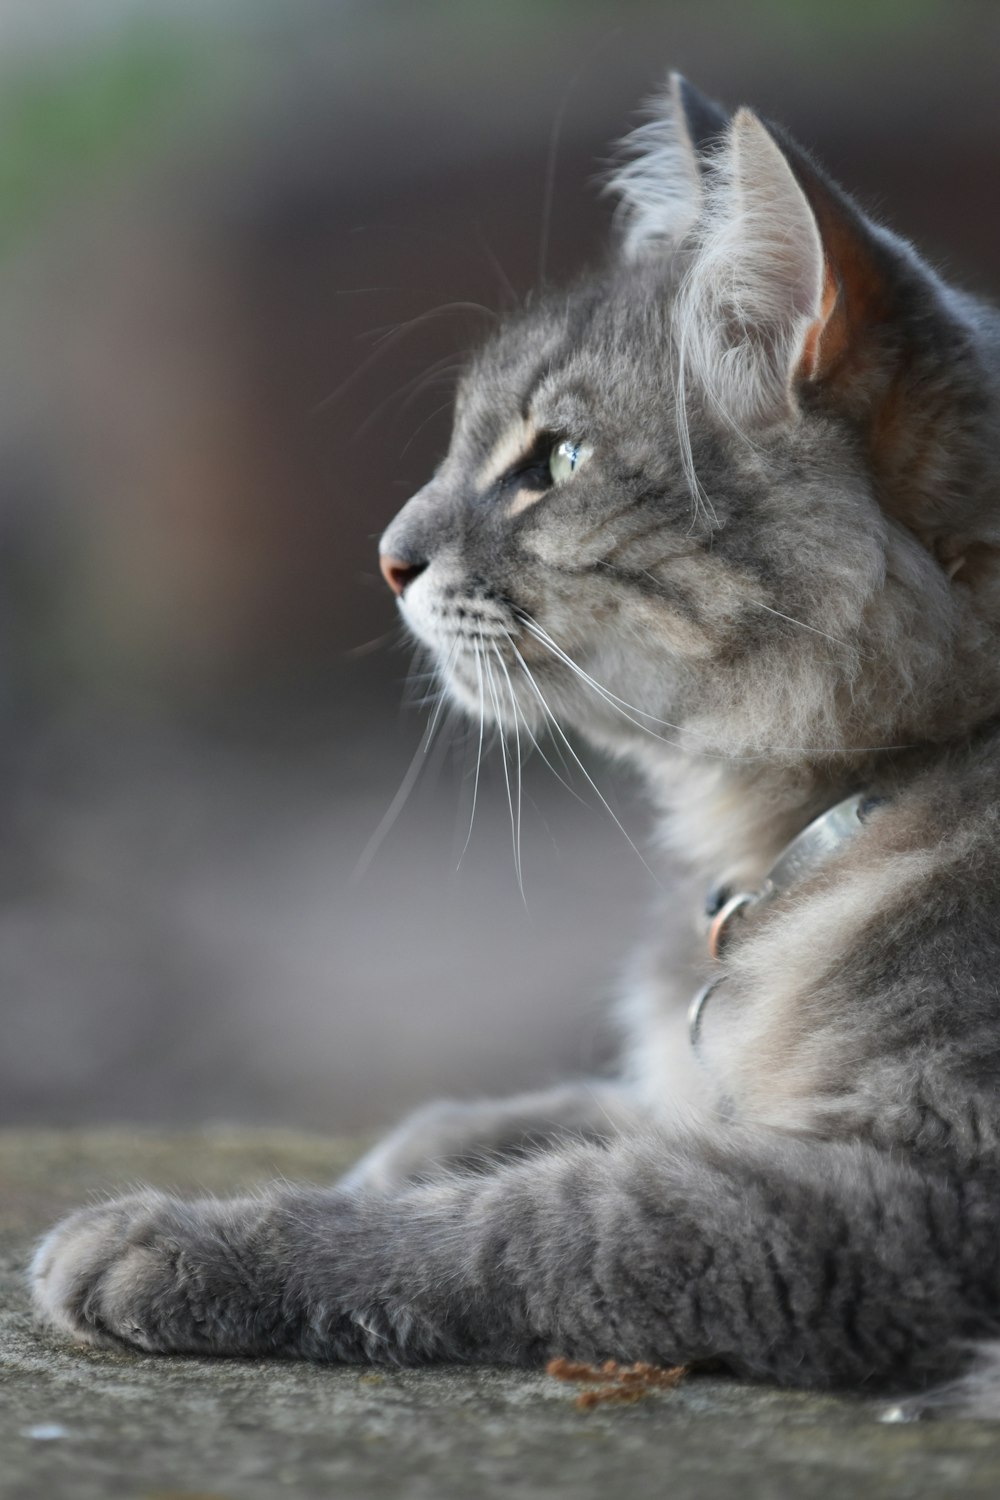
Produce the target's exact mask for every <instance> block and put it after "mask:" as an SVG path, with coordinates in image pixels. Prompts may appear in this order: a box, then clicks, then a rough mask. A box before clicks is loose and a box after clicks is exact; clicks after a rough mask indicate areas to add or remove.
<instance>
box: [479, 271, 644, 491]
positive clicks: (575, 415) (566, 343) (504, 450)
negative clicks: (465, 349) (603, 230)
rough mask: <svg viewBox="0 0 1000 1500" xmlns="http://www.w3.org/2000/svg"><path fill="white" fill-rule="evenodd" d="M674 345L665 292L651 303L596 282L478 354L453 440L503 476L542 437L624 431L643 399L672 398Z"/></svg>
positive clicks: (514, 326) (513, 324)
mask: <svg viewBox="0 0 1000 1500" xmlns="http://www.w3.org/2000/svg"><path fill="white" fill-rule="evenodd" d="M669 341H670V334H669V322H668V316H667V310H666V299H664V298H663V296H662V288H661V289H660V295H659V296H656V297H654V296H646V295H644V294H643V289H642V288H640V287H637V286H636V284H635V278H632V280H631V282H630V284H629V285H628V286H627V287H623V285H622V284H621V282H620V281H618V280H616V279H615V278H611V277H601V278H596V277H595V278H592V279H591V280H590V281H588V282H586V283H582V284H581V285H580V286H578V287H577V288H575V289H574V290H573V291H572V292H570V293H568V294H566V293H564V294H562V295H560V296H558V297H553V298H550V299H548V300H546V301H543V302H541V303H540V304H538V305H537V306H534V307H530V308H528V309H526V310H525V311H524V312H522V313H521V314H520V315H518V316H517V317H516V318H515V319H513V320H511V321H510V322H509V323H508V324H507V325H506V326H505V327H503V328H501V329H500V331H499V332H498V333H497V334H495V335H494V337H493V338H492V339H491V340H490V341H489V343H488V344H486V345H485V346H484V347H483V348H482V349H481V350H480V351H479V353H478V354H477V356H476V357H475V359H474V360H473V361H472V362H471V363H470V365H469V367H468V369H467V370H466V372H465V374H464V375H463V378H462V380H461V383H460V385H459V390H458V395H457V400H456V439H457V440H459V441H461V443H462V446H463V447H464V448H466V449H467V450H469V449H473V450H476V451H477V452H478V453H479V455H480V457H482V456H483V455H484V454H486V455H488V456H489V461H490V463H492V464H493V466H494V467H497V466H499V467H498V472H500V471H502V468H503V467H504V465H505V463H507V462H512V461H513V460H514V459H515V458H516V457H517V456H518V453H519V452H520V451H523V449H524V448H525V447H526V446H530V442H531V440H532V437H533V436H537V435H538V433H539V432H540V431H543V430H545V431H551V432H556V433H565V434H567V435H572V436H574V437H577V438H584V437H586V436H588V434H589V433H591V432H592V431H593V430H594V429H595V428H604V427H618V426H620V425H621V423H622V421H623V420H624V419H625V417H626V416H627V413H628V412H629V410H632V409H633V407H634V402H635V399H636V397H637V395H639V393H640V392H641V393H642V394H644V395H645V394H648V393H649V391H650V388H653V389H655V390H656V391H657V392H658V393H659V394H661V395H663V394H664V389H665V388H666V389H668V390H669V389H670V388H671V382H670V380H669V364H670V361H669ZM515 450H516V451H515ZM494 460H495V463H494Z"/></svg>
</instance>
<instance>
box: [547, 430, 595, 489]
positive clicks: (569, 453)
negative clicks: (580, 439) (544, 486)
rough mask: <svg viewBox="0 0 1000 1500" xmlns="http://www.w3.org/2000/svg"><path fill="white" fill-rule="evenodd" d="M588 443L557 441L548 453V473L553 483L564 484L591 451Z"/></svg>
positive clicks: (567, 440) (583, 462)
mask: <svg viewBox="0 0 1000 1500" xmlns="http://www.w3.org/2000/svg"><path fill="white" fill-rule="evenodd" d="M593 451H594V450H593V448H591V447H590V445H589V443H574V442H572V441H570V439H568V438H567V439H565V440H564V441H563V442H561V443H557V444H556V445H555V447H554V448H553V449H552V452H551V453H550V454H549V473H550V474H551V475H552V483H553V484H565V483H566V480H567V479H570V478H571V477H572V476H573V475H574V474H575V473H576V471H577V469H579V468H580V466H581V465H582V464H585V463H586V462H587V459H588V458H589V457H590V456H591V454H592V453H593Z"/></svg>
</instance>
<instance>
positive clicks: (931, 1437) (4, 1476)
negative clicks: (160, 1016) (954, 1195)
mask: <svg viewBox="0 0 1000 1500" xmlns="http://www.w3.org/2000/svg"><path fill="white" fill-rule="evenodd" d="M351 1155H352V1150H351V1148H350V1147H349V1146H348V1145H345V1144H344V1143H343V1142H341V1143H337V1142H329V1141H324V1140H321V1139H318V1138H316V1137H309V1136H298V1135H289V1134H281V1133H276V1132H266V1133H260V1132H258V1133H247V1132H239V1133H237V1132H229V1131H215V1132H210V1133H206V1134H199V1135H174V1136H170V1137H163V1136H156V1135H146V1134H137V1133H134V1132H128V1131H122V1130H116V1131H101V1132H90V1133H86V1134H69V1133H59V1134H57V1133H49V1132H31V1133H21V1132H19V1133H7V1134H4V1133H0V1257H2V1260H0V1276H2V1285H0V1341H2V1343H0V1388H2V1405H0V1496H3V1497H4V1500H9V1497H17V1500H22V1497H23V1500H28V1497H31V1500H36V1497H45V1500H48V1497H59V1496H63V1495H67V1496H73V1497H79V1500H98V1497H100V1500H105V1497H118V1496H122V1497H135V1500H172V1497H181V1496H186V1497H188V1500H221V1497H227V1500H264V1497H270V1496H274V1495H279V1494H288V1495H295V1496H303V1497H313V1496H315V1497H317V1500H318V1497H321V1496H323V1497H326V1496H346V1497H350V1500H354V1497H357V1500H367V1497H369V1496H370V1497H375V1496H378V1497H380V1500H386V1497H392V1496H396V1495H399V1496H407V1497H411V1496H412V1497H414V1500H421V1497H424V1496H426V1497H442V1500H451V1497H455V1500H470V1497H478V1496H485V1497H492V1496H501V1495H502V1496H504V1497H509V1496H513V1495H515V1494H516V1495H517V1497H518V1500H522V1497H523V1500H534V1497H536V1496H538V1497H541V1496H549V1495H553V1494H572V1495H573V1496H574V1497H579V1500H588V1497H591V1496H594V1497H597V1496H600V1497H602V1500H604V1497H614V1496H617V1495H619V1494H622V1493H624V1492H626V1491H633V1492H634V1493H635V1494H637V1495H640V1494H642V1495H645V1494H660V1493H662V1494H664V1495H669V1496H670V1497H671V1500H685V1497H695V1496H697V1497H698V1500H715V1497H720V1500H721V1497H723V1496H725V1497H726V1500H732V1497H733V1495H734V1494H735V1495H737V1496H738V1497H739V1500H763V1497H768V1500H770V1497H785V1496H793V1497H797V1496H809V1497H814V1496H815V1497H820V1500H822V1497H825V1496H834V1495H837V1496H839V1495H859V1496H865V1497H868V1496H872V1497H878V1496H890V1495H891V1496H906V1497H914V1500H923V1497H932V1496H933V1497H941V1496H948V1497H950V1496H957V1495H962V1496H963V1497H965V1496H979V1495H982V1496H986V1495H989V1496H995V1495H997V1494H1000V1426H996V1427H994V1426H992V1425H985V1424H983V1425H979V1424H975V1423H970V1422H955V1421H947V1422H936V1423H917V1424H906V1425H893V1424H886V1423H885V1422H883V1421H880V1420H879V1419H880V1417H881V1416H882V1415H883V1413H884V1410H885V1408H884V1406H883V1405H881V1404H878V1403H874V1402H870V1401H861V1400H837V1399H832V1398H829V1397H814V1396H805V1395H801V1394H789V1393H778V1392H774V1391H771V1390H769V1389H766V1388H762V1387H752V1386H748V1385H741V1384H739V1383H737V1382H734V1381H730V1380H724V1379H721V1378H719V1377H715V1376H711V1377H710V1376H700V1377H698V1378H693V1379H690V1380H688V1381H687V1382H686V1383H685V1384H684V1385H683V1386H681V1387H680V1388H679V1389H678V1390H677V1391H675V1392H667V1393H657V1394H656V1395H653V1396H650V1397H649V1398H647V1399H646V1400H645V1401H643V1402H641V1403H640V1404H638V1405H635V1406H629V1407H612V1406H609V1407H604V1408H600V1409H598V1410H595V1411H591V1412H581V1411H579V1410H577V1408H576V1407H575V1405H574V1402H573V1392H572V1390H571V1389H569V1388H568V1387H566V1386H564V1385H562V1384H560V1383H559V1382H557V1381H555V1380H551V1379H549V1378H548V1377H547V1376H545V1375H544V1374H541V1373H539V1374H523V1373H511V1372H507V1371H500V1370H492V1369H483V1370H455V1369H443V1370H430V1371H402V1372H388V1373H387V1372H365V1371H359V1370H356V1369H332V1368H330V1369H327V1368H322V1367H319V1366H310V1365H300V1364H283V1363H278V1362H264V1361H262V1362H250V1361H245V1362H244V1361H238V1360H225V1361H223V1360H220V1361H218V1362H212V1361H207V1360H200V1359H162V1358H150V1357H144V1356H138V1355H126V1354H111V1353H106V1352H100V1353H98V1352H93V1351H87V1350H81V1349H76V1348H72V1347H70V1346H68V1345H66V1344H62V1343H58V1342H56V1341H54V1340H52V1339H50V1338H46V1337H42V1336H40V1335H39V1334H38V1333H37V1332H36V1331H35V1330H34V1329H33V1327H32V1324H31V1320H30V1316H29V1314H28V1309H27V1304H26V1298H25V1295H24V1289H23V1282H22V1273H23V1267H24V1264H25V1261H26V1258H27V1256H28V1254H29V1252H30V1247H31V1244H32V1240H33V1237H34V1236H35V1235H36V1234H37V1233H38V1232H39V1231H41V1230H43V1229H44V1228H46V1227H47V1225H48V1224H49V1223H50V1222H51V1221H52V1219H53V1218H54V1217H55V1216H57V1215H58V1214H59V1213H60V1212H62V1211H63V1210H65V1209H68V1208H71V1207H72V1206H74V1205H75V1204H77V1203H79V1202H80V1201H82V1200H85V1199H86V1198H87V1197H88V1196H90V1195H93V1194H95V1193H103V1192H106V1191H111V1190H114V1189H116V1188H121V1187H122V1186H124V1185H128V1184H131V1183H134V1182H136V1181H138V1180H143V1181H150V1182H153V1183H156V1184H157V1185H159V1186H163V1187H176V1188H180V1189H193V1188H201V1189H209V1190H212V1191H226V1190H228V1189H235V1188H242V1187H246V1186H248V1185H250V1184H252V1183H254V1182H259V1181H261V1180H262V1179H264V1178H267V1177H268V1176H270V1175H273V1174H275V1173H282V1174H284V1175H286V1176H289V1177H299V1178H304V1179H310V1180H313V1181H323V1180H325V1179H327V1178H328V1177H329V1176H331V1175H332V1174H333V1173H335V1172H336V1171H337V1170H338V1169H339V1168H340V1167H342V1166H343V1165H344V1164H345V1163H346V1161H347V1160H348V1159H349V1158H350V1156H351Z"/></svg>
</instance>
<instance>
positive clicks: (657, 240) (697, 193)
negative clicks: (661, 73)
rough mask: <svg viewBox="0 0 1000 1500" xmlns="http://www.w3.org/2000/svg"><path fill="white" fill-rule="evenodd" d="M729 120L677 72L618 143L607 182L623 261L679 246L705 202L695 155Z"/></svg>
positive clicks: (722, 131) (722, 129)
mask: <svg viewBox="0 0 1000 1500" xmlns="http://www.w3.org/2000/svg"><path fill="white" fill-rule="evenodd" d="M726 124H727V117H726V115H725V114H724V113H723V111H722V110H721V109H720V108H719V107H718V105H716V104H713V103H712V101H711V100H710V99H706V98H705V96H704V95H703V94H701V93H699V92H698V90H697V89H696V88H694V87H693V85H692V84H690V83H688V81H687V79H686V78H682V77H681V75H680V74H679V73H671V75H670V78H669V81H668V84H667V88H666V90H665V91H664V92H663V94H661V95H660V96H659V97H658V98H657V99H655V100H654V101H653V104H652V106H651V118H650V119H648V120H647V121H646V123H645V124H643V125H640V126H639V127H638V128H637V129H636V130H633V131H632V133H631V134H630V135H628V136H626V138H625V140H624V141H623V142H622V143H621V147H620V152H621V161H620V164H619V165H618V167H617V168H616V170H615V172H614V174H613V175H612V177H611V178H610V180H609V182H608V190H609V191H610V192H612V193H615V194H617V195H618V197H619V199H620V200H621V201H620V203H619V208H618V214H617V219H618V222H619V225H620V228H621V235H622V252H623V254H624V256H625V258H626V260H638V259H641V258H642V257H643V256H645V255H646V254H648V253H649V252H650V251H655V250H663V249H664V248H665V247H666V248H669V247H670V246H672V245H675V244H678V243H679V242H680V241H681V240H683V239H684V237H685V236H686V235H687V233H688V232H689V230H690V229H691V228H692V227H693V226H694V224H695V222H696V221H697V219H698V216H699V214H700V212H701V208H702V202H703V188H702V173H701V168H700V166H699V161H698V152H699V150H701V149H704V148H706V147H707V146H709V145H710V143H711V142H712V140H713V139H715V138H716V137H718V136H720V135H721V134H723V133H724V131H725V128H726Z"/></svg>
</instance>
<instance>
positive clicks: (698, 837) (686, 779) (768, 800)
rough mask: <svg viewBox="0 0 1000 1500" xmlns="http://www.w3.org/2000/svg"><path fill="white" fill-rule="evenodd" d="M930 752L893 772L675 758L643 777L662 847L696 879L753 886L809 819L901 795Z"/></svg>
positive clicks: (887, 769) (890, 769) (888, 769)
mask: <svg viewBox="0 0 1000 1500" xmlns="http://www.w3.org/2000/svg"><path fill="white" fill-rule="evenodd" d="M934 753H935V752H927V753H926V754H924V755H920V756H918V757H914V759H913V762H912V764H911V765H906V766H904V765H902V764H899V765H896V764H893V765H892V766H891V767H889V766H887V765H880V766H878V767H875V766H874V765H870V766H851V765H845V764H844V763H841V764H839V765H838V766H836V767H832V766H825V767H818V766H806V765H796V766H788V765H777V764H756V765H751V766H747V765H742V766H733V765H729V764H726V763H724V762H720V761H708V760H702V761H696V760H688V759H686V758H681V757H679V756H678V757H676V758H673V759H671V760H669V761H668V760H664V761H662V762H660V763H658V764H655V765H653V766H650V765H648V764H647V766H646V771H647V778H648V784H649V787H650V791H651V794H652V797H653V801H654V805H655V807H656V809H657V811H658V813H659V815H660V818H661V820H662V832H663V836H664V840H665V842H666V843H667V844H668V845H669V847H670V848H671V849H672V850H674V851H675V852H676V853H677V854H678V855H679V856H680V858H681V859H682V860H683V862H684V863H685V865H686V866H687V867H688V869H689V870H690V871H691V873H692V875H693V876H694V878H695V879H696V880H700V881H701V882H702V883H703V884H704V885H706V886H708V885H711V884H715V883H721V884H724V885H739V886H755V885H757V884H759V882H760V881H761V880H762V879H763V877H764V876H765V874H766V873H767V871H768V870H769V869H770V868H771V866H772V865H773V864H774V862H775V860H776V859H777V858H778V856H779V854H780V853H781V852H782V850H783V849H784V848H785V847H786V845H787V844H789V843H790V842H791V840H792V839H794V838H795V837H796V835H797V834H799V833H800V832H801V831H802V829H803V828H805V826H806V825H807V824H808V823H810V822H811V821H812V820H813V819H814V818H816V817H818V816H819V815H820V814H821V813H823V812H825V811H827V810H828V809H829V808H831V807H833V806H834V805H835V804H836V803H837V802H840V801H841V800H842V799H843V798H845V797H847V796H849V795H850V794H851V793H854V792H872V793H873V794H880V793H881V792H882V790H883V789H884V788H886V787H887V786H891V787H892V788H893V789H898V788H899V787H901V786H902V785H904V784H905V783H906V781H907V780H908V779H909V777H910V776H911V775H912V774H914V773H916V772H917V771H918V769H920V768H921V767H923V766H926V762H927V755H928V754H929V755H930V757H931V758H933V754H934ZM937 753H940V752H937Z"/></svg>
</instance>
